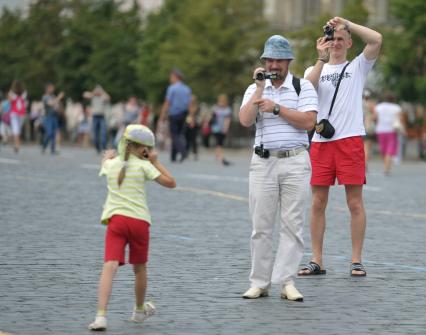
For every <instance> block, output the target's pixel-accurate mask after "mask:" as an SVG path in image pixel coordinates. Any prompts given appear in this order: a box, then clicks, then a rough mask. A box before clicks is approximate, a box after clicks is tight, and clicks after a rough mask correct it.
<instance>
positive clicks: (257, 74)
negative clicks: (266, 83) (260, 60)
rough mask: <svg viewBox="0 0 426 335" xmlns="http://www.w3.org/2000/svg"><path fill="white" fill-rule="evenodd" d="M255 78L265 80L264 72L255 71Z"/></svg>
mask: <svg viewBox="0 0 426 335" xmlns="http://www.w3.org/2000/svg"><path fill="white" fill-rule="evenodd" d="M256 80H265V74H264V73H263V72H258V73H256Z"/></svg>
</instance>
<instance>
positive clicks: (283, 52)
mask: <svg viewBox="0 0 426 335" xmlns="http://www.w3.org/2000/svg"><path fill="white" fill-rule="evenodd" d="M263 58H271V59H294V56H293V51H292V50H291V46H290V43H289V42H288V40H287V39H286V38H284V37H282V36H281V35H273V36H271V37H269V38H268V39H267V40H266V42H265V49H264V50H263V54H262V56H260V59H263Z"/></svg>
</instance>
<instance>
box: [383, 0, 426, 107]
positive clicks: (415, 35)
mask: <svg viewBox="0 0 426 335" xmlns="http://www.w3.org/2000/svg"><path fill="white" fill-rule="evenodd" d="M390 9H391V13H392V15H393V16H394V17H395V18H396V19H397V24H396V26H395V27H392V29H389V28H388V29H386V30H385V38H384V45H383V60H384V65H383V74H384V86H385V88H387V89H389V90H392V91H394V92H395V93H396V94H397V96H399V97H400V98H401V99H403V100H406V101H412V102H420V103H423V104H425V103H426V94H425V92H426V64H425V48H426V2H425V1H423V0H411V1H405V0H391V1H390Z"/></svg>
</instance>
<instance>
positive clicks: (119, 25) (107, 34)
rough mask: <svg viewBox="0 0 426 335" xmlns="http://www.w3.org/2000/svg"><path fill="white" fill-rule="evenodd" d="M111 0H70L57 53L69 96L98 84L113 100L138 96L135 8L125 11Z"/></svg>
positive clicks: (138, 35) (138, 30)
mask: <svg viewBox="0 0 426 335" xmlns="http://www.w3.org/2000/svg"><path fill="white" fill-rule="evenodd" d="M120 5H121V4H120V2H117V1H114V0H98V1H82V0H80V1H73V2H71V3H70V4H68V6H67V12H68V15H67V16H68V18H67V19H66V23H65V28H64V34H65V37H64V42H63V45H62V48H61V52H60V62H59V64H60V67H59V71H58V74H59V79H60V82H61V83H62V84H63V86H64V87H66V89H67V91H68V92H70V95H71V96H72V97H74V98H75V99H81V91H82V90H83V89H92V88H93V87H94V86H95V85H96V84H100V85H102V86H103V87H104V88H105V90H106V91H107V92H108V93H109V94H110V95H111V97H112V99H113V100H115V101H118V100H123V99H125V98H127V97H128V96H129V95H132V94H137V95H141V94H142V90H141V88H140V85H139V82H138V78H137V74H136V72H135V70H134V67H133V65H132V61H133V60H134V59H135V58H136V55H137V45H138V43H139V41H140V38H141V20H140V17H139V7H138V6H137V4H136V2H134V5H133V7H132V8H131V9H130V10H128V11H123V10H121V9H120Z"/></svg>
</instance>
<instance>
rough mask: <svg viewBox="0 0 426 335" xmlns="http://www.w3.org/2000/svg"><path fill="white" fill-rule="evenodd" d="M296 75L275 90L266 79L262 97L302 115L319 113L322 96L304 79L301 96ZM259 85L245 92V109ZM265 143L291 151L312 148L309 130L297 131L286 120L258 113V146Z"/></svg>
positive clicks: (271, 146)
mask: <svg viewBox="0 0 426 335" xmlns="http://www.w3.org/2000/svg"><path fill="white" fill-rule="evenodd" d="M292 80H293V75H292V74H291V73H288V74H287V76H286V78H285V80H284V83H283V84H282V85H281V86H280V87H278V88H275V87H274V86H273V85H272V82H271V80H269V79H266V85H265V89H264V90H263V94H262V98H264V99H270V100H272V101H274V102H275V103H277V104H279V105H281V106H284V107H286V108H290V109H293V110H296V111H298V112H301V113H303V112H310V111H314V112H316V111H318V96H317V93H316V91H315V89H314V87H313V85H312V84H311V82H309V81H308V80H306V79H300V87H301V90H300V95H299V96H297V92H296V90H295V89H294V87H293V83H292ZM255 90H256V84H252V85H250V86H249V87H248V88H247V90H246V92H245V93H244V98H243V102H242V105H241V106H244V105H245V104H246V103H247V101H249V100H250V98H251V96H252V95H253V93H254V91H255ZM261 143H262V144H263V146H264V148H265V149H272V150H275V149H282V150H288V149H292V148H296V147H301V146H306V147H308V146H309V140H308V135H307V131H306V130H302V129H297V128H294V127H293V126H292V125H291V124H290V123H288V122H287V120H285V119H284V118H282V117H281V116H278V115H274V114H272V113H258V115H257V118H256V137H255V142H254V146H258V145H260V144H261Z"/></svg>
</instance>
